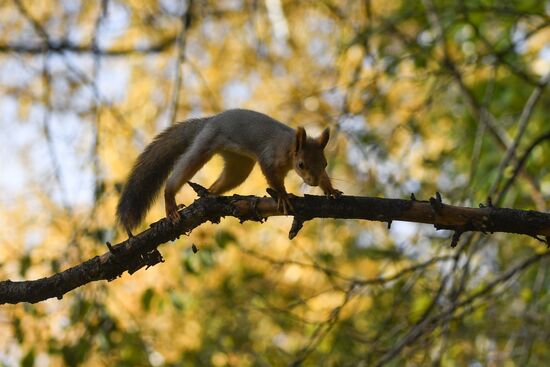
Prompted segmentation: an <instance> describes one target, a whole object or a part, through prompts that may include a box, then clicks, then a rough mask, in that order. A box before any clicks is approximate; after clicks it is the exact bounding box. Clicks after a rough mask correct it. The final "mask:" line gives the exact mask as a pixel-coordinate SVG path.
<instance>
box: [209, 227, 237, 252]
mask: <svg viewBox="0 0 550 367" xmlns="http://www.w3.org/2000/svg"><path fill="white" fill-rule="evenodd" d="M214 239H215V241H216V245H218V246H219V247H221V248H225V247H226V246H227V245H228V244H229V243H231V242H233V243H236V242H237V238H236V237H235V236H234V235H233V233H231V232H229V231H226V230H220V231H217V232H216V236H215V237H214Z"/></svg>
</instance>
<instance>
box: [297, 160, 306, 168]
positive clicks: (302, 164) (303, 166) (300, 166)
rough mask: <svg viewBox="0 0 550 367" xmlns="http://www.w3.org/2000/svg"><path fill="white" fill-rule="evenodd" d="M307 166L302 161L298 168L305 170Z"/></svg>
mask: <svg viewBox="0 0 550 367" xmlns="http://www.w3.org/2000/svg"><path fill="white" fill-rule="evenodd" d="M305 166H306V165H305V164H304V162H302V161H300V162H298V168H300V169H304V168H305Z"/></svg>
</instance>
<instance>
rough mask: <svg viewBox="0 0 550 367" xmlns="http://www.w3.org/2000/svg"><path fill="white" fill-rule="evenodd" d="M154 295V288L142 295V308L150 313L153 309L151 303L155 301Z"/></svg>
mask: <svg viewBox="0 0 550 367" xmlns="http://www.w3.org/2000/svg"><path fill="white" fill-rule="evenodd" d="M154 295H155V290H154V289H153V288H147V289H146V290H145V292H143V294H142V295H141V307H142V308H143V309H144V310H145V311H149V310H150V309H151V301H152V300H153V296H154Z"/></svg>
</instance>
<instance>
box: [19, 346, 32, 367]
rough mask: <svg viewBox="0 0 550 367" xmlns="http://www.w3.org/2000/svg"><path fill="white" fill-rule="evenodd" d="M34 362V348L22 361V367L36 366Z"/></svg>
mask: <svg viewBox="0 0 550 367" xmlns="http://www.w3.org/2000/svg"><path fill="white" fill-rule="evenodd" d="M34 360H35V354H34V348H31V350H29V351H28V352H27V354H25V356H24V357H23V359H22V360H21V366H22V367H32V366H34Z"/></svg>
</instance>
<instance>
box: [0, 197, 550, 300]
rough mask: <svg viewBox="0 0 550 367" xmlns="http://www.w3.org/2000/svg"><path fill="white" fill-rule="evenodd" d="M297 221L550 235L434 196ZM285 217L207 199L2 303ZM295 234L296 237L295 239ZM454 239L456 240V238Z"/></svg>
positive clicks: (321, 211)
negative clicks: (224, 225)
mask: <svg viewBox="0 0 550 367" xmlns="http://www.w3.org/2000/svg"><path fill="white" fill-rule="evenodd" d="M291 200H292V201H293V206H294V208H295V214H294V216H295V219H296V220H298V221H300V222H305V221H308V220H311V219H313V218H338V219H366V220H372V221H379V222H391V221H394V220H399V221H407V222H415V223H427V224H433V225H434V226H435V228H436V229H449V230H454V231H455V232H456V233H464V232H466V231H481V232H490V233H493V232H507V233H517V234H526V235H530V236H535V237H536V236H544V237H547V236H550V214H547V213H541V212H537V211H532V210H529V211H525V210H516V209H506V208H495V207H492V206H488V207H481V208H468V207H459V206H453V205H447V204H444V203H442V202H441V196H440V195H436V197H435V198H430V200H429V201H418V200H416V199H414V198H413V199H412V200H402V199H383V198H371V197H357V196H342V197H340V198H338V199H331V198H326V197H323V196H311V195H306V196H305V197H303V198H298V197H296V198H292V199H291ZM277 215H282V214H281V213H279V212H278V211H277V203H276V202H275V201H274V200H273V199H271V198H267V197H263V198H259V197H256V196H241V195H233V196H219V197H216V196H204V197H201V198H199V199H197V200H196V201H195V202H194V203H193V204H191V205H190V206H188V207H187V208H185V209H182V210H181V219H180V220H179V222H178V223H176V224H172V223H170V222H169V221H167V220H166V219H161V220H160V221H158V222H155V223H153V224H151V228H149V229H147V230H145V231H143V232H142V233H140V234H139V235H136V236H135V237H132V238H130V239H128V240H125V241H123V242H121V243H119V244H117V245H114V246H111V244H109V243H108V244H107V246H108V248H109V251H108V252H106V253H104V254H103V255H101V256H96V257H94V258H92V259H90V260H87V261H85V262H83V263H81V264H79V265H76V266H74V267H72V268H69V269H67V270H65V271H62V272H59V273H57V274H54V275H52V276H50V277H46V278H41V279H37V280H30V281H17V282H13V281H10V280H6V281H2V282H0V304H4V303H19V302H31V303H35V302H39V301H43V300H45V299H48V298H52V297H58V298H61V297H62V296H63V295H64V294H65V293H67V292H69V291H71V290H73V289H75V288H78V287H80V286H82V285H84V284H87V283H90V282H92V281H97V280H109V281H110V280H113V279H115V278H117V277H119V276H120V275H121V274H122V273H124V272H125V271H128V272H129V273H130V274H133V273H134V272H136V271H137V270H139V269H141V268H143V267H150V266H153V265H156V264H158V263H159V262H162V261H163V259H162V255H161V254H160V253H159V252H158V250H157V247H158V246H159V245H161V244H163V243H165V242H168V241H173V240H175V239H177V238H179V236H181V235H182V234H188V233H190V232H191V231H192V230H193V229H194V228H196V227H198V226H199V225H201V224H203V223H205V222H207V221H211V222H213V223H219V221H220V219H221V218H222V217H226V216H232V217H235V218H238V219H239V220H240V221H241V223H242V222H244V221H247V220H254V221H260V222H261V221H263V219H264V218H267V217H270V216H277ZM296 234H297V231H296V230H295V229H294V232H292V235H296ZM455 236H456V235H455Z"/></svg>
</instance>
